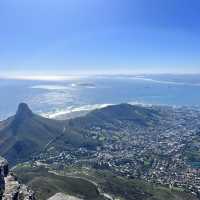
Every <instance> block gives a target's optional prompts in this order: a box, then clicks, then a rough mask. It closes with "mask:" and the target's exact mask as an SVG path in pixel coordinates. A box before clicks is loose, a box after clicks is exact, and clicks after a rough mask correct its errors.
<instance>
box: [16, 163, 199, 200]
mask: <svg viewBox="0 0 200 200" xmlns="http://www.w3.org/2000/svg"><path fill="white" fill-rule="evenodd" d="M50 170H51V169H50ZM15 173H16V174H17V175H18V177H20V181H21V182H23V183H25V184H27V185H29V186H31V188H32V189H33V190H34V191H35V192H36V197H38V198H39V199H40V200H43V199H46V198H48V197H50V196H52V195H54V194H55V193H57V192H62V193H65V194H70V195H75V196H77V195H78V196H79V197H84V198H85V199H88V200H94V199H95V200H104V199H106V198H105V197H103V196H102V195H101V194H100V193H106V194H109V195H111V196H113V197H115V198H118V199H120V200H135V199H138V200H197V199H196V197H194V196H193V195H191V194H188V193H186V192H184V191H183V190H180V189H179V188H171V189H169V188H168V187H164V186H159V185H154V184H150V183H146V182H144V181H141V180H133V179H127V178H124V177H119V176H118V177H117V176H115V175H113V174H112V172H109V171H103V170H98V171H97V170H94V169H89V168H79V167H77V168H76V167H73V168H72V167H66V168H65V169H64V170H63V171H56V172H55V174H54V173H50V172H48V170H47V169H45V168H43V167H29V166H28V165H27V164H26V165H24V166H22V165H19V166H18V167H16V168H15ZM97 185H98V186H97Z"/></svg>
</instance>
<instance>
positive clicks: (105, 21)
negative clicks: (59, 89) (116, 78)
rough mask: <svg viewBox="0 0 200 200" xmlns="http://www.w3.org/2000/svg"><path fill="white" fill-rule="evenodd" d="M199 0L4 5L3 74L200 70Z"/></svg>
mask: <svg viewBox="0 0 200 200" xmlns="http://www.w3.org/2000/svg"><path fill="white" fill-rule="evenodd" d="M199 10H200V1H199V0H28V1H27V0H1V1H0V71H1V72H3V71H4V72H5V71H13V72H14V71H18V72H20V73H22V72H25V71H31V72H32V71H36V72H38V71H42V72H43V71H49V72H50V71H52V72H55V71H57V72H56V73H61V72H63V71H65V72H66V73H87V72H88V73H123V72H124V73H129V72H148V73H154V72H155V73H157V72H160V73H162V72H163V73H166V72H172V73H175V72H178V73H187V72H190V73H194V72H198V73H199V72H200V12H199Z"/></svg>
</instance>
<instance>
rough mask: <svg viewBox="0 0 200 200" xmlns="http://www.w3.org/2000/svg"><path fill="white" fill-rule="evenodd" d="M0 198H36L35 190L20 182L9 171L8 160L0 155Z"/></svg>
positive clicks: (10, 199)
mask: <svg viewBox="0 0 200 200" xmlns="http://www.w3.org/2000/svg"><path fill="white" fill-rule="evenodd" d="M0 200H35V197H34V192H33V191H32V190H30V189H29V188H28V187H27V186H25V185H23V184H20V183H19V182H18V181H17V177H16V176H15V175H14V174H12V173H11V172H9V168H8V162H7V161H6V160H5V159H4V158H1V157H0Z"/></svg>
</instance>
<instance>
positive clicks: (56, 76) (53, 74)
mask: <svg viewBox="0 0 200 200" xmlns="http://www.w3.org/2000/svg"><path fill="white" fill-rule="evenodd" d="M113 71H114V70H113ZM44 74H45V75H44ZM144 75H200V72H159V71H157V72H152V71H151V72H150V71H140V72H139V71H137V72H136V71H126V70H125V71H124V72H123V71H118V72H117V71H115V72H111V71H105V72H94V71H91V72H83V71H79V72H70V73H67V72H66V71H52V70H49V71H48V70H46V71H39V72H38V71H37V72H36V71H29V72H28V71H22V70H19V71H0V79H11V80H41V81H42V80H43V81H64V80H74V79H80V78H89V77H101V76H103V77H106V76H108V77H109V76H112V77H113V76H116V77H120V76H126V77H128V76H144Z"/></svg>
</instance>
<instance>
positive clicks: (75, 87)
mask: <svg viewBox="0 0 200 200" xmlns="http://www.w3.org/2000/svg"><path fill="white" fill-rule="evenodd" d="M21 102H25V103H27V104H28V105H29V106H30V107H31V109H32V110H33V111H34V112H35V113H38V114H41V115H43V116H46V117H50V118H54V117H57V116H58V115H60V114H66V113H70V112H75V111H84V110H91V109H95V108H100V107H104V106H106V105H109V104H119V103H132V104H153V105H170V106H192V107H197V108H199V107H200V75H170V74H168V75H140V76H124V75H118V76H91V77H84V78H75V79H70V80H62V81H55V80H53V81H41V80H40V81H38V80H11V79H8V80H6V79H1V80H0V120H3V119H6V118H7V117H9V116H11V115H13V114H14V113H15V112H16V109H17V106H18V104H19V103H21Z"/></svg>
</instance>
